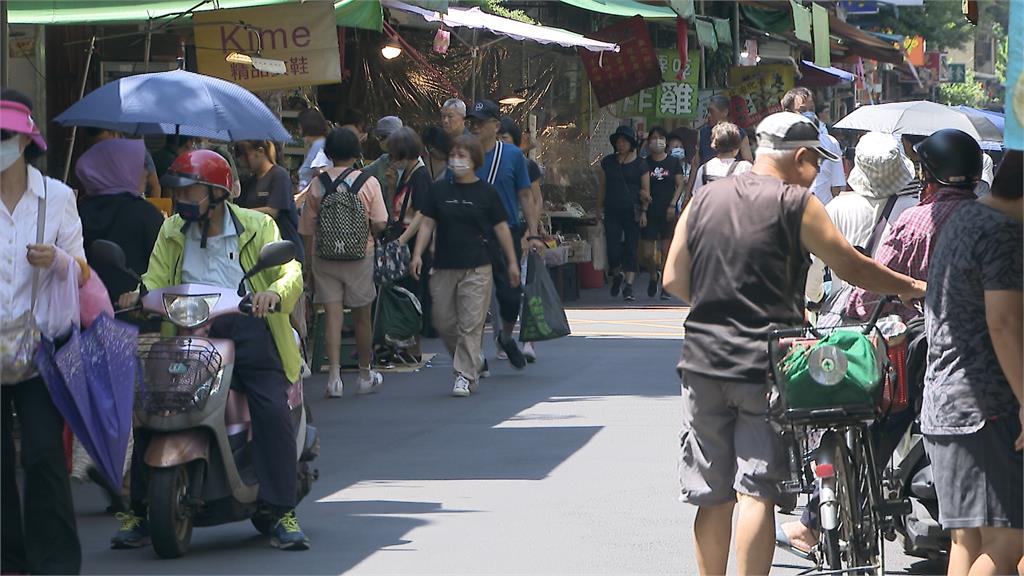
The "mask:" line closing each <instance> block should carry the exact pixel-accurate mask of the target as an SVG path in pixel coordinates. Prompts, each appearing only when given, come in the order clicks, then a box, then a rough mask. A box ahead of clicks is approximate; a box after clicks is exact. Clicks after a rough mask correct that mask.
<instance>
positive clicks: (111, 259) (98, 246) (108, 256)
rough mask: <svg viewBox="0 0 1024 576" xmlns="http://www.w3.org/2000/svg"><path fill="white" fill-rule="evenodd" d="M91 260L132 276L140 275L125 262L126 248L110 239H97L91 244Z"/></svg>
mask: <svg viewBox="0 0 1024 576" xmlns="http://www.w3.org/2000/svg"><path fill="white" fill-rule="evenodd" d="M89 260H90V261H92V262H93V263H94V264H101V265H103V266H107V267H109V268H116V269H118V270H120V271H122V272H125V273H127V274H131V275H132V276H138V274H136V273H135V272H133V271H132V270H130V269H129V268H128V264H126V263H125V257H124V250H122V249H121V247H120V246H118V245H117V244H114V243H113V242H111V241H110V240H96V241H95V242H93V243H92V244H91V245H90V246H89Z"/></svg>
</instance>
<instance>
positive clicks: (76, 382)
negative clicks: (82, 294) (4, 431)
mask: <svg viewBox="0 0 1024 576" xmlns="http://www.w3.org/2000/svg"><path fill="white" fill-rule="evenodd" d="M138 334H139V331H138V328H136V327H135V326H132V325H131V324H126V323H124V322H120V321H118V320H114V319H113V318H111V317H110V316H108V315H107V314H101V315H100V316H99V317H98V318H97V319H96V321H95V322H93V324H92V326H90V327H89V328H87V329H86V330H85V331H84V332H79V330H78V329H77V328H75V329H74V330H73V331H72V333H71V338H70V339H69V340H68V341H67V343H65V344H64V345H63V346H61V347H60V349H56V347H55V345H54V343H53V342H51V341H48V340H45V339H44V340H43V344H42V346H41V347H40V348H39V351H38V352H37V353H36V364H37V367H38V368H39V373H40V374H41V375H42V377H43V380H44V381H45V382H46V387H47V388H48V389H49V391H50V396H51V397H52V398H53V403H54V405H55V406H56V407H57V409H58V410H59V411H60V413H61V414H62V415H63V416H64V419H65V420H66V421H67V423H68V426H69V427H70V428H71V431H72V432H74V433H75V436H76V437H77V438H78V440H79V441H80V442H81V443H82V446H83V447H85V450H86V451H87V452H88V453H89V455H90V456H91V457H92V459H93V461H94V462H95V463H96V465H97V467H99V469H100V472H102V473H103V477H104V478H106V479H107V481H108V482H109V483H110V486H111V487H113V488H115V489H116V488H118V487H120V486H121V484H122V476H123V471H124V461H125V454H126V452H127V451H128V439H129V437H130V436H131V427H132V405H133V398H134V394H135V382H136V377H137V375H138V366H139V362H138V358H137V356H136V349H137V346H138Z"/></svg>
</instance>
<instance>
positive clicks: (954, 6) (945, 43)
mask: <svg viewBox="0 0 1024 576" xmlns="http://www.w3.org/2000/svg"><path fill="white" fill-rule="evenodd" d="M995 1H999V0H995ZM879 24H880V25H881V26H882V27H883V28H888V29H890V30H892V32H893V33H894V34H901V35H903V36H922V37H924V39H925V42H926V43H927V45H928V50H940V51H945V50H951V49H952V50H955V49H957V48H960V47H962V46H963V45H964V44H966V43H967V41H968V40H969V39H970V38H971V37H973V36H974V25H973V24H971V23H970V22H968V21H967V18H965V17H964V15H963V12H962V10H961V5H960V2H953V1H951V0H925V2H924V5H923V6H900V7H898V8H894V9H893V10H892V11H884V12H882V13H880V14H879Z"/></svg>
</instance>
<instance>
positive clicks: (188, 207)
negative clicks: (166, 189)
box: [174, 200, 210, 222]
mask: <svg viewBox="0 0 1024 576" xmlns="http://www.w3.org/2000/svg"><path fill="white" fill-rule="evenodd" d="M202 204H203V203H202V202H183V201H181V200H175V201H174V211H175V212H177V213H178V216H181V219H182V220H184V221H185V222H201V221H203V220H205V219H206V217H207V216H208V215H209V213H210V210H209V209H207V210H206V211H205V212H204V211H203V209H202Z"/></svg>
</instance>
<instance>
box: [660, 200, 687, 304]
mask: <svg viewBox="0 0 1024 576" xmlns="http://www.w3.org/2000/svg"><path fill="white" fill-rule="evenodd" d="M690 206H691V205H690V204H687V205H686V208H683V213H682V214H680V215H679V221H678V222H676V231H675V233H674V234H673V235H672V244H671V245H669V247H668V260H667V263H666V265H665V278H664V280H663V283H662V284H663V286H664V289H665V291H666V292H668V293H669V294H671V295H673V296H675V297H676V298H679V299H680V300H682V301H683V302H686V303H687V304H689V303H690V247H689V244H688V241H687V238H686V220H687V219H689V217H690Z"/></svg>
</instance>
